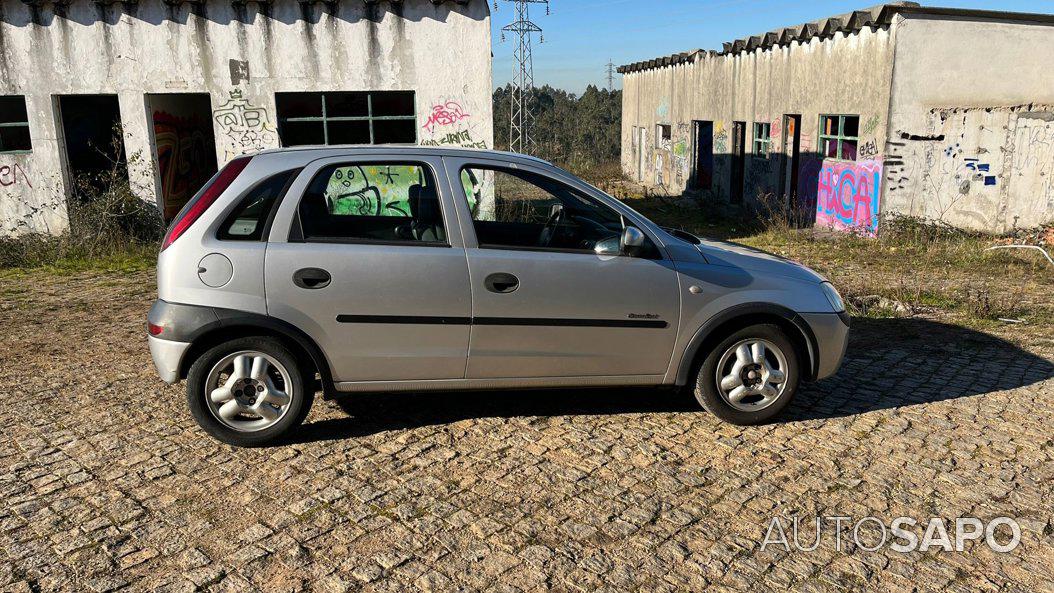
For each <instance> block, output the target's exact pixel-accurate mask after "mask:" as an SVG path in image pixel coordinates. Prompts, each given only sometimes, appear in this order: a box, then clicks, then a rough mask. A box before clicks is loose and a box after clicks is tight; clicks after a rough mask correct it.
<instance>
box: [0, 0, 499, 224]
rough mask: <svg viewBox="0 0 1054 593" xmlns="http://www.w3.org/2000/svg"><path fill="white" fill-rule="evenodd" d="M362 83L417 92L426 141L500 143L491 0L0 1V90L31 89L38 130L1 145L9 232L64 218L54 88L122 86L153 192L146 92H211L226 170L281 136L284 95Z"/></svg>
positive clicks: (145, 181) (1, 198)
mask: <svg viewBox="0 0 1054 593" xmlns="http://www.w3.org/2000/svg"><path fill="white" fill-rule="evenodd" d="M357 90H413V91H416V103H417V105H416V113H417V118H418V124H419V127H418V141H419V143H435V144H455V145H472V146H487V147H490V146H493V124H492V120H493V117H492V108H491V53H490V16H489V9H488V6H487V3H486V2H484V1H483V0H472V1H471V2H469V3H468V4H466V5H458V4H455V3H453V2H446V3H442V4H439V5H435V4H433V3H432V2H430V1H428V0H407V1H406V2H404V3H402V4H394V3H388V2H381V3H378V4H375V5H367V4H365V3H364V2H363V1H362V0H342V1H341V2H338V3H336V4H332V5H330V4H324V3H313V4H310V3H305V4H301V3H300V2H298V1H296V0H275V1H274V2H273V3H272V4H270V5H269V6H268V5H267V4H258V3H256V2H249V3H248V4H245V5H240V6H239V5H235V4H232V3H231V2H230V0H206V1H205V2H204V3H203V4H201V5H200V6H198V5H194V4H190V3H183V4H179V5H175V6H173V5H169V4H166V3H164V2H162V0H142V1H141V2H139V3H138V4H128V5H125V4H123V3H113V4H110V5H103V4H97V3H96V2H93V1H92V0H72V2H71V3H70V4H68V5H65V6H64V5H61V4H51V3H47V4H43V5H29V4H25V3H23V2H22V1H21V0H0V94H18V95H25V96H26V99H27V103H28V110H29V118H30V125H31V134H32V139H33V151H32V153H30V154H25V155H8V154H0V231H3V232H7V233H11V232H22V231H27V230H41V231H53V232H54V231H57V230H61V229H62V228H63V227H64V226H65V225H66V216H65V193H66V188H67V183H68V180H66V179H65V173H64V165H63V158H64V157H63V154H64V153H63V150H62V138H61V133H60V130H61V125H60V124H59V119H58V114H57V108H56V98H55V97H56V95H62V94H116V95H117V96H118V98H119V101H120V109H121V119H122V122H123V126H124V142H125V151H126V154H127V155H128V157H129V161H130V164H129V176H130V179H131V181H132V185H133V188H134V190H135V191H136V192H137V193H138V194H139V195H140V196H141V197H143V198H144V199H146V200H150V201H156V200H157V196H158V194H159V181H158V176H157V174H156V171H157V162H156V155H155V154H154V150H153V142H152V141H151V134H152V123H151V118H150V116H149V113H148V106H147V104H146V101H145V96H144V95H145V94H147V93H179V92H204V93H208V94H209V95H210V97H211V104H212V109H213V114H212V116H213V117H212V121H213V129H214V132H215V137H216V154H217V161H218V162H219V164H220V166H222V165H223V164H224V163H225V162H227V161H228V160H230V159H231V158H233V157H234V156H237V155H240V154H243V153H248V152H252V151H256V150H260V149H264V148H272V147H277V146H278V143H279V141H278V134H277V122H276V119H275V102H274V93H275V92H283V91H357ZM437 110H438V111H437ZM451 113H454V115H453V116H451V115H450V114H451ZM5 167H6V169H5ZM8 180H12V181H11V182H10V183H8V182H7V181H8Z"/></svg>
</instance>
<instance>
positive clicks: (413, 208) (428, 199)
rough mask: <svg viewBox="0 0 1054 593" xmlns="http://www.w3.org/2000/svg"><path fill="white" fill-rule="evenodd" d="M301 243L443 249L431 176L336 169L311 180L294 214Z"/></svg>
mask: <svg viewBox="0 0 1054 593" xmlns="http://www.w3.org/2000/svg"><path fill="white" fill-rule="evenodd" d="M298 214H299V218H300V225H301V229H302V232H303V239H304V240H305V241H309V242H310V241H319V242H327V241H329V242H345V243H363V242H365V243H417V244H441V245H445V244H446V230H445V228H444V226H443V215H442V212H441V211H440V205H439V194H438V192H437V190H436V182H435V178H434V176H433V175H432V172H431V170H430V169H429V168H428V167H427V166H425V165H423V164H415V163H399V162H393V163H369V164H365V163H364V164H354V163H341V164H336V165H330V166H328V167H325V168H324V169H322V170H321V171H319V172H318V175H316V176H315V178H314V179H312V180H311V184H310V185H308V188H307V191H306V192H305V193H304V197H303V199H302V200H301V201H300V207H299V209H298Z"/></svg>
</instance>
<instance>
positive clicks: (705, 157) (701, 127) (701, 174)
mask: <svg viewBox="0 0 1054 593" xmlns="http://www.w3.org/2000/svg"><path fill="white" fill-rule="evenodd" d="M692 124H693V126H692V146H694V147H695V160H694V162H693V163H692V176H691V178H690V179H689V181H688V188H689V189H694V190H701V189H710V188H711V187H712V186H713V183H714V122H712V121H695V122H692Z"/></svg>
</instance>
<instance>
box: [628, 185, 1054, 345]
mask: <svg viewBox="0 0 1054 593" xmlns="http://www.w3.org/2000/svg"><path fill="white" fill-rule="evenodd" d="M627 203H629V204H630V205H631V206H632V207H633V208H635V209H637V210H639V211H641V212H642V213H644V214H646V215H647V216H649V217H651V218H652V219H653V220H655V221H656V222H658V223H660V224H662V225H666V226H672V227H676V228H682V229H684V230H687V231H690V232H693V233H695V234H698V235H700V236H704V237H709V238H714V239H722V240H731V241H735V242H737V243H743V244H745V245H749V246H751V247H756V248H758V249H762V250H765V251H769V252H772V253H775V254H778V255H782V256H784V257H788V258H790V259H793V260H796V261H800V262H802V263H803V264H805V265H807V266H809V267H811V268H813V269H815V270H816V271H818V272H820V273H821V274H823V275H825V276H826V277H828V278H829V279H830V280H831V281H832V282H834V283H835V285H836V286H838V288H839V289H840V290H841V291H842V293H843V295H844V296H845V297H846V300H847V301H848V303H849V305H850V308H851V309H853V310H852V311H851V312H852V313H854V314H857V315H866V316H877V317H882V316H901V315H910V314H926V313H941V314H947V315H952V316H953V317H955V318H957V320H958V321H960V322H963V323H967V324H971V325H981V326H987V327H997V326H1005V325H1007V324H1011V325H1013V326H1014V327H1015V328H1016V329H1017V330H1024V329H1026V328H1027V329H1029V330H1034V331H1028V332H1027V333H1030V334H1036V335H1038V336H1039V337H1040V338H1043V339H1046V340H1047V341H1051V338H1052V337H1054V334H1052V332H1051V329H1052V326H1054V300H1052V299H1054V267H1052V266H1050V264H1049V263H1048V262H1047V261H1046V260H1045V259H1043V257H1042V256H1041V255H1040V254H1038V253H1036V252H1019V251H1010V250H1001V251H986V248H987V247H990V246H992V245H995V244H998V243H1000V242H1005V241H1001V240H1000V238H998V237H992V236H987V235H983V234H979V233H970V232H965V231H960V230H956V229H952V228H950V227H946V226H939V225H932V224H926V223H923V222H921V221H919V220H916V219H910V218H899V217H894V218H890V219H888V220H886V221H884V223H883V225H882V227H881V228H880V230H879V236H878V237H877V238H871V237H863V236H857V235H853V234H846V233H837V232H829V231H822V230H818V229H811V228H795V225H794V224H792V223H790V221H789V220H788V218H787V217H771V216H770V217H766V216H764V214H762V215H761V216H757V217H752V218H749V219H741V220H732V219H728V218H721V217H718V216H715V215H713V214H708V213H707V212H705V211H704V210H702V209H700V208H698V207H694V206H679V205H675V204H671V203H668V202H667V203H663V202H659V201H657V200H654V199H636V200H628V201H627ZM897 303H899V304H902V305H903V307H898V306H896V304H897ZM1001 319H1011V320H1014V321H1020V322H1022V323H1020V324H1017V323H1014V322H1013V321H1010V322H1007V321H1001Z"/></svg>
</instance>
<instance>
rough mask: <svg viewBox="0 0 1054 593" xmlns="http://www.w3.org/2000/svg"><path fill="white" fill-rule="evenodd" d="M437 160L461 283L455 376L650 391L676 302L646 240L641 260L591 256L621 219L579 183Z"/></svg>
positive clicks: (496, 164)
mask: <svg viewBox="0 0 1054 593" xmlns="http://www.w3.org/2000/svg"><path fill="white" fill-rule="evenodd" d="M444 160H445V162H446V167H447V173H448V175H449V177H450V184H451V188H452V192H453V194H454V195H455V207H456V208H457V209H458V212H459V219H460V220H461V224H462V233H463V234H464V235H465V239H466V246H467V252H468V262H469V275H470V278H471V286H472V317H473V321H472V323H473V325H472V339H471V343H470V348H469V362H468V372H467V375H466V376H467V378H469V379H483V378H540V377H565V378H566V377H592V378H595V377H600V376H606V377H613V378H619V377H624V378H629V377H637V378H641V379H643V380H644V381H643V382H647V381H649V380H650V381H654V382H656V383H658V382H659V381H660V380H661V378H662V375H664V374H665V373H666V370H667V367H668V365H669V362H670V355H671V352H672V348H673V344H674V341H675V338H676V335H677V327H678V316H679V307H680V298H679V289H678V278H677V274H676V272H675V270H674V267H673V263H672V262H671V261H670V260H669V259H667V258H666V257H665V255H664V254H663V251H662V249H661V247H660V246H659V245H658V244H657V242H656V241H655V240H654V238H649V239H648V243H647V245H646V248H645V252H644V253H642V256H641V257H627V256H618V255H604V256H602V255H597V254H596V253H595V251H594V248H595V246H596V244H597V242H599V241H608V242H610V241H612V240H614V241H616V242H617V240H618V237H619V235H620V234H621V231H622V227H623V216H624V215H625V214H626V213H623V212H620V211H618V210H617V209H616V208H614V207H612V205H609V204H605V203H604V198H603V197H601V196H599V195H597V194H595V193H593V191H592V190H590V188H588V186H585V185H584V184H579V185H578V186H577V187H576V186H573V185H572V184H571V182H570V181H569V180H566V179H561V178H558V177H556V176H553V175H551V174H548V173H546V172H545V171H544V170H543V169H540V168H533V167H531V166H528V165H523V164H520V165H510V164H509V163H503V162H500V161H493V160H488V159H482V158H481V159H474V160H465V159H457V158H451V157H446V158H445V159H444ZM459 190H460V191H459ZM627 382H638V381H629V380H628V381H627Z"/></svg>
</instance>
